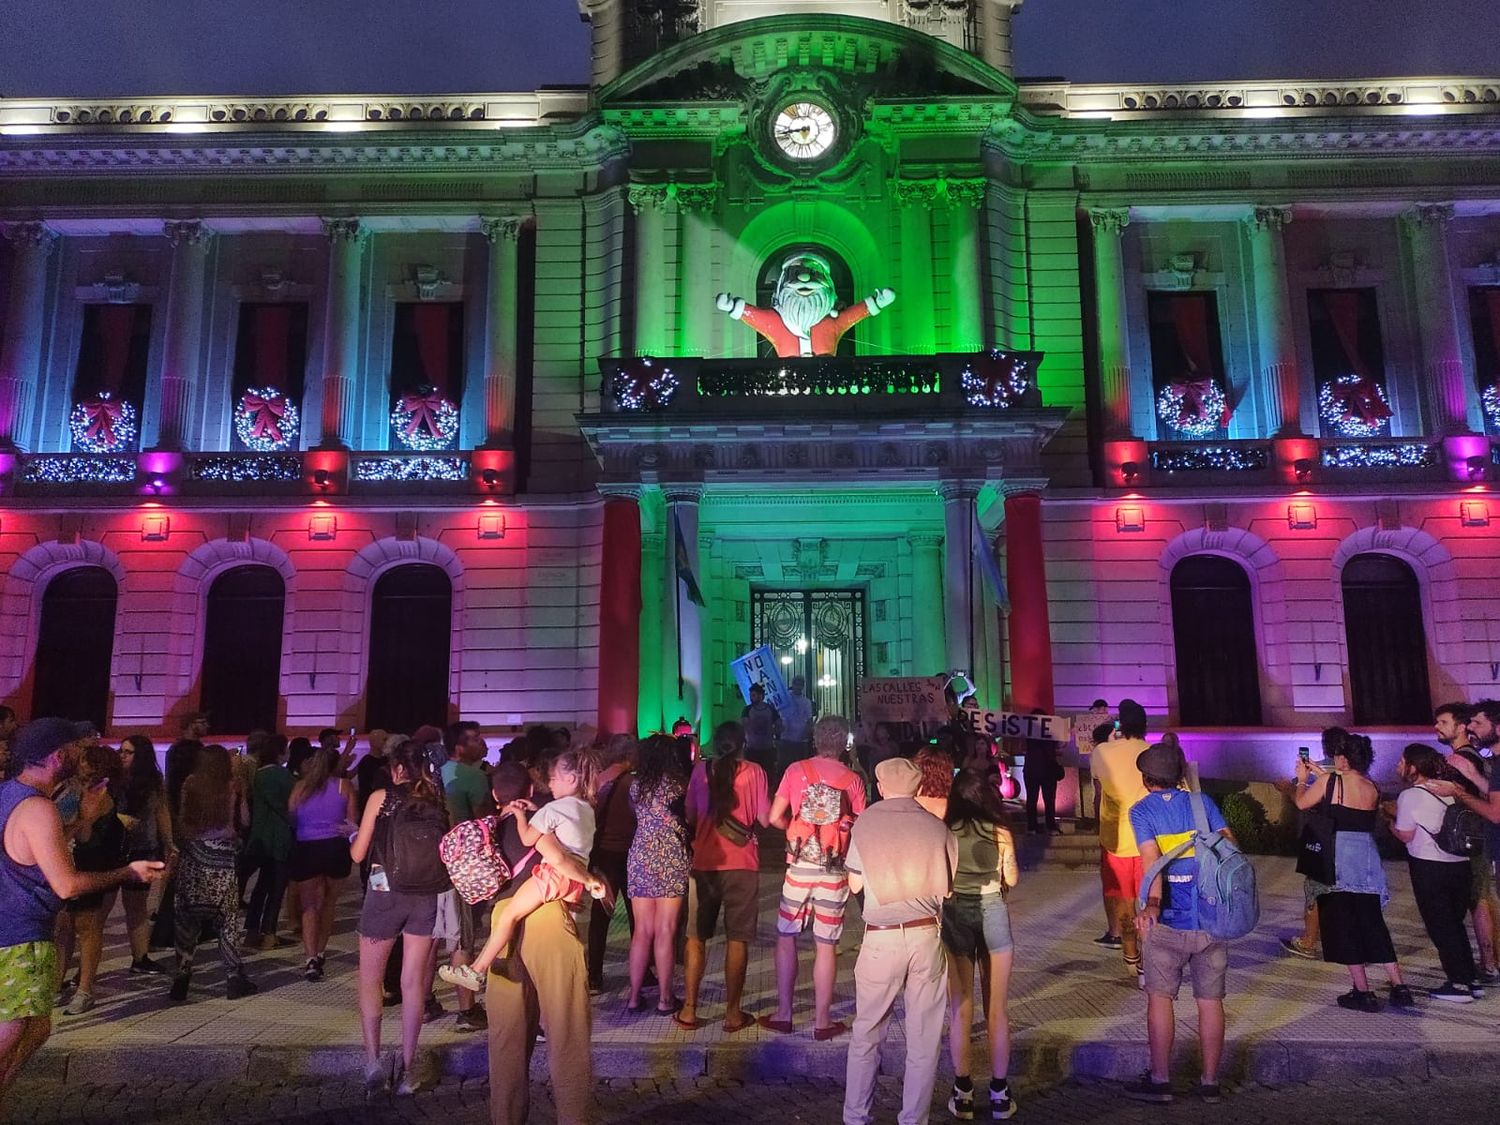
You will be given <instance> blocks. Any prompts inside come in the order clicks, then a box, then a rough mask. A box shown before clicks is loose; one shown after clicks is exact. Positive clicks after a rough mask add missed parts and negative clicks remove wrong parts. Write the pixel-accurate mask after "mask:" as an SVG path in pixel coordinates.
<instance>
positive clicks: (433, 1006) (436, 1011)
mask: <svg viewBox="0 0 1500 1125" xmlns="http://www.w3.org/2000/svg"><path fill="white" fill-rule="evenodd" d="M447 1014H448V1009H447V1008H445V1007H443V1005H442V1002H441V1001H440V1000H439V999H438V998H437V997H436V996H434V995H433V994H432V993H430V992H429V993H428V994H427V1005H426V1007H424V1008H423V1009H422V1022H423V1023H432V1022H433V1021H434V1020H440V1019H442V1018H443V1017H444V1016H446V1015H447Z"/></svg>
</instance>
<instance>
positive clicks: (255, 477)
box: [188, 456, 302, 484]
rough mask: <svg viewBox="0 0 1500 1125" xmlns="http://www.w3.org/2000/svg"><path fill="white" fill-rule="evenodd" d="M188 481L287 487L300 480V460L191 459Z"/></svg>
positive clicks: (247, 458) (296, 458)
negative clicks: (280, 485)
mask: <svg viewBox="0 0 1500 1125" xmlns="http://www.w3.org/2000/svg"><path fill="white" fill-rule="evenodd" d="M188 479H190V480H195V481H211V482H213V483H215V484H291V483H295V482H297V481H300V480H301V479H302V458H301V457H295V456H281V457H233V456H210V457H194V458H192V460H191V461H189V462H188Z"/></svg>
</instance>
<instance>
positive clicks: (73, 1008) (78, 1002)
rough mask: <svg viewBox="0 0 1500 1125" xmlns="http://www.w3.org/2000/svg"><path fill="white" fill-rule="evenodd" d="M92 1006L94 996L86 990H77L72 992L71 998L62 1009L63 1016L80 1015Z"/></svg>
mask: <svg viewBox="0 0 1500 1125" xmlns="http://www.w3.org/2000/svg"><path fill="white" fill-rule="evenodd" d="M93 1006H94V997H93V996H92V995H91V994H90V993H87V992H83V991H78V992H75V993H73V999H71V1000H69V1001H68V1006H67V1007H65V1008H64V1009H63V1015H65V1016H81V1015H83V1013H84V1012H86V1011H88V1010H89V1009H90V1008H92V1007H93Z"/></svg>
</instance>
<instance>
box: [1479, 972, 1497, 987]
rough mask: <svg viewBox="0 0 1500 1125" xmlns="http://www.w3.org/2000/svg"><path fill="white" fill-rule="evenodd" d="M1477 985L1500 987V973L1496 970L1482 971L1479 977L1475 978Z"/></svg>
mask: <svg viewBox="0 0 1500 1125" xmlns="http://www.w3.org/2000/svg"><path fill="white" fill-rule="evenodd" d="M1474 983H1475V984H1480V985H1500V972H1496V971H1495V970H1494V969H1480V970H1479V975H1478V976H1476V977H1475V978H1474Z"/></svg>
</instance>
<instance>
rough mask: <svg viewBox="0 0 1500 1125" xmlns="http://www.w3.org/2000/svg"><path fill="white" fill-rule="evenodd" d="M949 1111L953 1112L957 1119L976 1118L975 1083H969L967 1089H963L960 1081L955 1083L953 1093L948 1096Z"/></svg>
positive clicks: (969, 1119)
mask: <svg viewBox="0 0 1500 1125" xmlns="http://www.w3.org/2000/svg"><path fill="white" fill-rule="evenodd" d="M948 1112H949V1113H951V1114H953V1117H954V1119H955V1120H958V1121H973V1120H974V1085H973V1083H970V1084H969V1088H968V1089H967V1090H961V1089H959V1087H958V1083H956V1082H955V1083H954V1084H953V1093H952V1094H950V1095H949V1097H948Z"/></svg>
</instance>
